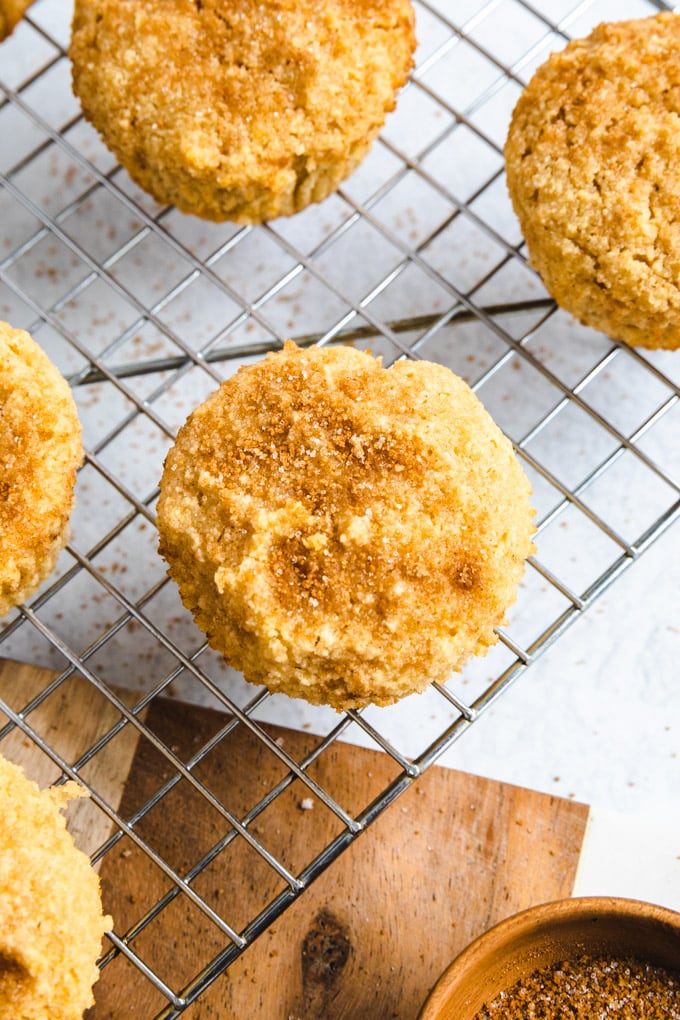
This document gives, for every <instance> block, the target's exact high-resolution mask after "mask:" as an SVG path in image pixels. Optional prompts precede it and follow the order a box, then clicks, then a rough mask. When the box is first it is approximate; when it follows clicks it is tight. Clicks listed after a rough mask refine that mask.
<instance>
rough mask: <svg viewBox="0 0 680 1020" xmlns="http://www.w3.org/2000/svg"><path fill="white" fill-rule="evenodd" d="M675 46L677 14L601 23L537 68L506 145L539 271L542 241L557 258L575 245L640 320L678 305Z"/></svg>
mask: <svg viewBox="0 0 680 1020" xmlns="http://www.w3.org/2000/svg"><path fill="white" fill-rule="evenodd" d="M679 49H680V16H679V15H676V14H670V13H664V14H659V15H657V16H655V17H651V18H642V19H635V20H629V21H621V22H613V23H607V24H602V25H599V26H598V27H597V28H595V29H594V31H593V32H592V33H591V35H590V36H588V37H587V38H585V39H578V40H575V41H573V42H571V43H569V44H568V45H567V46H566V48H565V49H564V50H563V51H561V52H559V53H555V54H552V55H551V57H550V58H549V60H548V61H547V62H546V63H545V64H543V65H542V66H541V67H540V68H539V69H538V71H537V72H536V73H535V75H534V76H533V78H532V80H531V81H530V83H529V85H528V86H527V88H526V89H525V90H524V92H523V93H522V95H521V96H520V99H519V100H518V102H517V106H516V108H515V111H514V113H513V118H512V124H511V128H510V132H509V136H508V142H507V145H506V160H507V165H508V183H509V186H510V190H511V194H512V197H513V201H514V202H515V204H516V209H517V211H518V215H519V217H520V221H521V222H522V226H523V229H524V230H525V235H526V236H527V242H528V244H529V251H530V254H531V255H532V259H533V260H534V261H535V263H536V265H537V267H538V268H539V270H540V271H541V272H543V270H544V268H545V266H544V263H543V262H542V256H543V255H544V254H545V253H544V252H543V251H542V250H541V248H542V246H543V244H545V245H546V246H547V250H548V251H552V249H553V248H555V251H554V252H552V253H553V256H554V257H555V258H556V259H557V260H558V261H559V257H560V252H559V250H558V245H559V244H560V243H563V245H564V247H563V251H562V254H566V255H573V256H574V257H575V258H576V257H577V250H578V252H580V253H581V254H582V256H583V259H584V265H585V268H584V275H585V273H586V272H587V273H589V274H590V278H591V280H592V285H593V287H599V288H601V289H602V290H603V291H604V293H603V296H602V300H603V301H609V302H610V303H611V304H612V305H614V306H616V304H617V302H620V303H621V304H622V305H623V306H626V305H627V306H630V304H631V302H632V303H636V302H638V303H639V304H640V306H641V309H642V311H641V321H642V322H644V315H645V312H644V309H645V308H646V310H647V311H648V312H649V313H651V314H653V313H655V312H657V311H663V310H665V309H668V308H675V309H680V290H679V286H678V282H679V281H680V178H679V176H678V170H677V154H678V151H680V60H678V52H679ZM532 242H533V247H532ZM569 246H571V251H570V250H569ZM554 272H555V274H558V273H559V265H556V266H555V269H554ZM548 275H549V273H548ZM574 285H575V286H579V285H580V280H577V281H575V284H574ZM565 286H566V281H565ZM548 287H549V289H551V287H550V284H549V283H548ZM558 300H559V296H558ZM621 314H624V313H621ZM676 314H677V312H676ZM618 315H619V313H617V312H616V311H615V312H614V328H615V329H616V324H617V322H618ZM624 317H625V315H624Z"/></svg>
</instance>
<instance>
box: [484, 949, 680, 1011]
mask: <svg viewBox="0 0 680 1020" xmlns="http://www.w3.org/2000/svg"><path fill="white" fill-rule="evenodd" d="M610 1017H611V1018H613V1017H616V1018H617V1020H680V972H675V971H669V970H667V969H665V968H664V967H656V966H653V965H651V964H649V963H645V962H643V961H641V960H636V959H634V958H632V957H623V958H620V959H618V958H614V959H612V958H610V957H605V956H588V955H587V954H584V955H583V956H581V957H579V958H578V959H576V960H566V961H563V962H561V963H557V964H555V965H554V966H552V967H545V968H540V969H538V970H535V971H534V972H533V974H531V975H530V976H529V977H528V978H525V979H524V980H521V981H518V982H517V983H516V984H515V985H513V986H512V988H510V989H509V990H507V991H504V992H500V993H499V995H498V996H496V998H495V999H493V1000H492V1001H491V1002H489V1003H486V1004H485V1005H484V1006H482V1008H481V1009H480V1010H479V1012H478V1013H477V1015H476V1016H475V1020H557V1018H559V1020H609V1018H610Z"/></svg>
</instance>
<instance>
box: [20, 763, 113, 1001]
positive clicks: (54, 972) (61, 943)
mask: <svg viewBox="0 0 680 1020" xmlns="http://www.w3.org/2000/svg"><path fill="white" fill-rule="evenodd" d="M83 793H84V790H83V789H82V788H81V787H79V786H78V784H77V783H74V782H69V783H66V784H65V785H64V786H61V787H59V788H56V787H55V788H51V789H46V790H40V789H39V788H38V786H37V785H36V783H34V782H32V781H31V780H29V779H28V778H27V777H26V776H25V775H24V773H23V771H22V770H21V769H20V768H19V767H18V766H17V765H15V764H13V763H12V762H10V761H8V760H7V759H6V758H3V757H1V756H0V817H2V823H3V824H2V825H1V826H0V861H1V865H0V955H1V956H2V960H3V965H4V966H3V975H2V981H1V982H0V1015H2V1016H3V1017H7V1018H9V1017H12V1018H17V1020H18V1018H19V1017H21V1018H26V1020H45V1018H47V1017H49V1018H50V1020H75V1018H76V1017H81V1016H82V1014H83V1011H84V1010H85V1009H86V1008H87V1007H88V1006H91V1005H92V1003H93V1002H94V998H93V995H92V985H93V984H94V982H95V981H96V980H97V978H98V976H99V971H98V969H97V966H96V961H97V957H98V956H99V953H100V951H101V939H102V936H103V935H104V932H105V931H108V930H110V928H111V926H112V922H111V918H110V917H105V916H103V914H102V905H101V899H100V894H99V879H98V878H97V875H96V873H95V872H94V871H93V869H92V867H91V866H90V861H89V858H88V857H87V856H86V855H85V854H84V853H83V852H82V851H80V850H78V849H77V848H76V847H75V845H74V842H73V837H72V836H71V835H70V834H69V833H68V832H67V830H66V824H65V820H64V817H63V815H62V813H61V809H62V808H63V807H65V806H66V803H67V802H68V800H69V799H70V798H72V797H77V796H82V794H83ZM9 961H11V963H12V964H13V966H9Z"/></svg>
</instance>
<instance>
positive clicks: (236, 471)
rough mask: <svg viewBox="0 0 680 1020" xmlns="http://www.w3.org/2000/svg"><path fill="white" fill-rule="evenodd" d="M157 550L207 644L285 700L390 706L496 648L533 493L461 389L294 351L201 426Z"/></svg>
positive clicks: (444, 374) (248, 370)
mask: <svg viewBox="0 0 680 1020" xmlns="http://www.w3.org/2000/svg"><path fill="white" fill-rule="evenodd" d="M160 489H161V493H160V498H159V501H158V528H159V533H160V543H159V549H160V552H161V554H162V556H163V557H164V558H165V559H166V561H167V564H168V569H169V574H170V576H171V577H172V578H173V579H174V580H175V581H176V583H177V585H178V587H179V592H180V595H181V598H182V600H183V602H184V604H185V606H186V607H187V608H188V609H189V610H190V611H191V612H192V614H193V616H194V619H195V621H196V623H197V625H198V626H199V627H200V628H201V629H202V630H203V631H204V633H205V634H206V635H207V637H208V641H209V643H210V645H211V646H212V647H213V648H215V649H216V650H218V651H219V652H221V653H222V654H223V655H224V657H225V659H226V660H227V662H228V663H229V664H231V665H232V666H234V667H235V668H236V669H239V670H242V671H243V674H244V676H245V678H246V679H247V680H249V681H251V682H253V683H258V684H264V685H266V686H267V687H268V688H269V690H270V691H272V692H283V693H285V694H288V695H291V696H293V697H301V698H304V699H306V700H307V701H309V702H312V703H314V704H328V705H331V706H333V707H334V708H336V709H346V708H356V707H361V706H363V705H366V704H369V703H374V704H377V705H387V704H390V703H392V702H394V701H396V700H397V699H399V698H401V697H403V696H404V695H407V694H410V693H413V692H415V691H422V690H423V689H424V688H425V687H426V686H427V685H428V684H429V683H430V682H431V681H433V680H440V681H441V680H445V679H446V678H447V676H448V675H449V674H450V672H451V671H452V670H456V669H459V668H460V667H461V666H462V664H463V663H464V662H465V661H466V659H468V657H469V656H471V655H473V654H484V653H485V652H486V650H487V649H488V647H489V646H490V645H492V644H493V643H494V642H495V641H496V640H497V635H496V633H495V631H494V628H495V627H496V626H497V625H499V624H501V623H503V622H504V620H505V616H506V610H507V609H508V607H509V606H510V605H511V604H512V603H513V602H514V601H515V598H516V594H517V586H518V583H519V581H520V579H521V577H522V575H523V572H524V566H525V560H526V557H527V556H528V555H529V554H530V553H531V551H532V549H533V543H532V535H533V533H534V530H535V528H534V520H533V518H534V513H533V510H532V508H531V506H530V502H529V495H530V488H529V483H528V480H527V478H526V476H525V474H524V472H523V471H522V469H521V467H520V465H519V462H518V460H517V458H516V457H515V455H514V452H513V449H512V445H511V443H510V442H509V440H508V439H507V438H506V437H505V436H504V435H503V434H502V433H501V431H500V430H499V428H498V427H497V426H496V425H495V423H494V422H493V421H492V419H491V418H490V416H489V414H488V413H487V411H486V410H485V409H484V408H483V406H482V404H481V403H480V401H479V400H478V399H477V397H476V396H475V395H474V394H473V392H472V390H471V389H470V388H469V387H468V386H467V384H466V383H465V382H464V381H463V380H462V379H460V378H459V377H458V376H456V375H454V374H453V373H452V372H451V371H449V370H448V369H447V368H444V367H443V366H441V365H437V364H432V363H430V362H425V361H415V362H414V361H406V360H404V361H399V362H397V363H395V364H394V365H392V366H391V367H389V368H386V369H385V368H383V367H382V365H381V362H380V360H379V359H375V358H373V357H372V356H371V355H369V354H365V353H362V352H360V351H358V350H355V349H353V348H350V347H337V348H310V349H309V350H307V351H303V350H301V349H299V348H297V347H296V346H295V345H294V344H292V343H287V344H286V345H285V347H284V349H283V351H281V352H278V353H276V354H271V355H268V356H267V357H266V358H264V359H262V360H261V361H259V362H257V363H255V364H254V365H251V366H248V367H242V368H241V369H239V371H238V372H237V373H236V374H235V375H234V376H233V377H231V378H230V379H228V380H227V381H226V382H224V383H223V384H222V385H221V386H220V388H219V389H218V390H217V391H216V392H215V393H214V394H212V395H211V396H210V397H209V398H208V399H207V400H206V401H205V402H204V403H203V404H202V405H201V406H200V407H198V408H197V409H196V410H195V411H194V412H193V413H192V414H191V415H190V416H189V418H188V419H187V421H186V423H185V424H184V425H183V427H182V428H181V429H180V431H179V433H178V436H177V439H176V442H175V444H174V446H173V447H172V448H171V449H170V451H169V453H168V455H167V457H166V461H165V465H164V470H163V476H162V480H161V486H160Z"/></svg>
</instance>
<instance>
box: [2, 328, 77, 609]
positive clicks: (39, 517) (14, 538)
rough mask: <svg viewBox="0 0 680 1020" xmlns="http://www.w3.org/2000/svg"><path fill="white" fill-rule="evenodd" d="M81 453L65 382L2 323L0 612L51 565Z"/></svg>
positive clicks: (64, 533) (23, 336) (29, 342)
mask: <svg viewBox="0 0 680 1020" xmlns="http://www.w3.org/2000/svg"><path fill="white" fill-rule="evenodd" d="M82 456H83V450H82V444H81V429H80V423H79V421H78V415H77V412H76V407H75V404H74V401H73V397H72V395H71V390H70V389H69V386H68V383H67V382H66V380H65V379H64V378H63V377H62V376H61V375H60V373H59V372H58V370H57V369H56V368H55V366H54V365H53V364H52V362H51V361H50V360H49V358H48V357H47V355H46V354H45V353H44V352H43V351H42V350H41V348H40V347H39V346H38V345H37V344H36V343H35V341H34V340H33V339H32V338H31V337H30V336H29V334H28V333H26V332H24V331H23V330H20V329H13V328H12V326H10V325H9V324H8V323H6V322H0V617H2V616H5V615H6V614H7V613H8V612H9V611H10V609H11V608H12V607H13V606H15V605H18V604H19V603H20V602H23V601H24V599H26V598H28V596H29V595H32V594H33V593H34V592H35V591H36V590H37V589H38V588H39V587H40V585H41V584H42V582H43V581H44V580H45V578H47V577H48V576H49V574H50V573H51V572H52V570H53V569H54V566H55V564H56V562H57V558H58V556H59V553H60V552H61V550H62V548H63V546H64V545H65V544H66V541H67V538H68V522H69V517H70V514H71V510H72V507H73V501H74V488H75V481H76V469H77V468H78V466H79V464H80V463H81V461H82Z"/></svg>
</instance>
